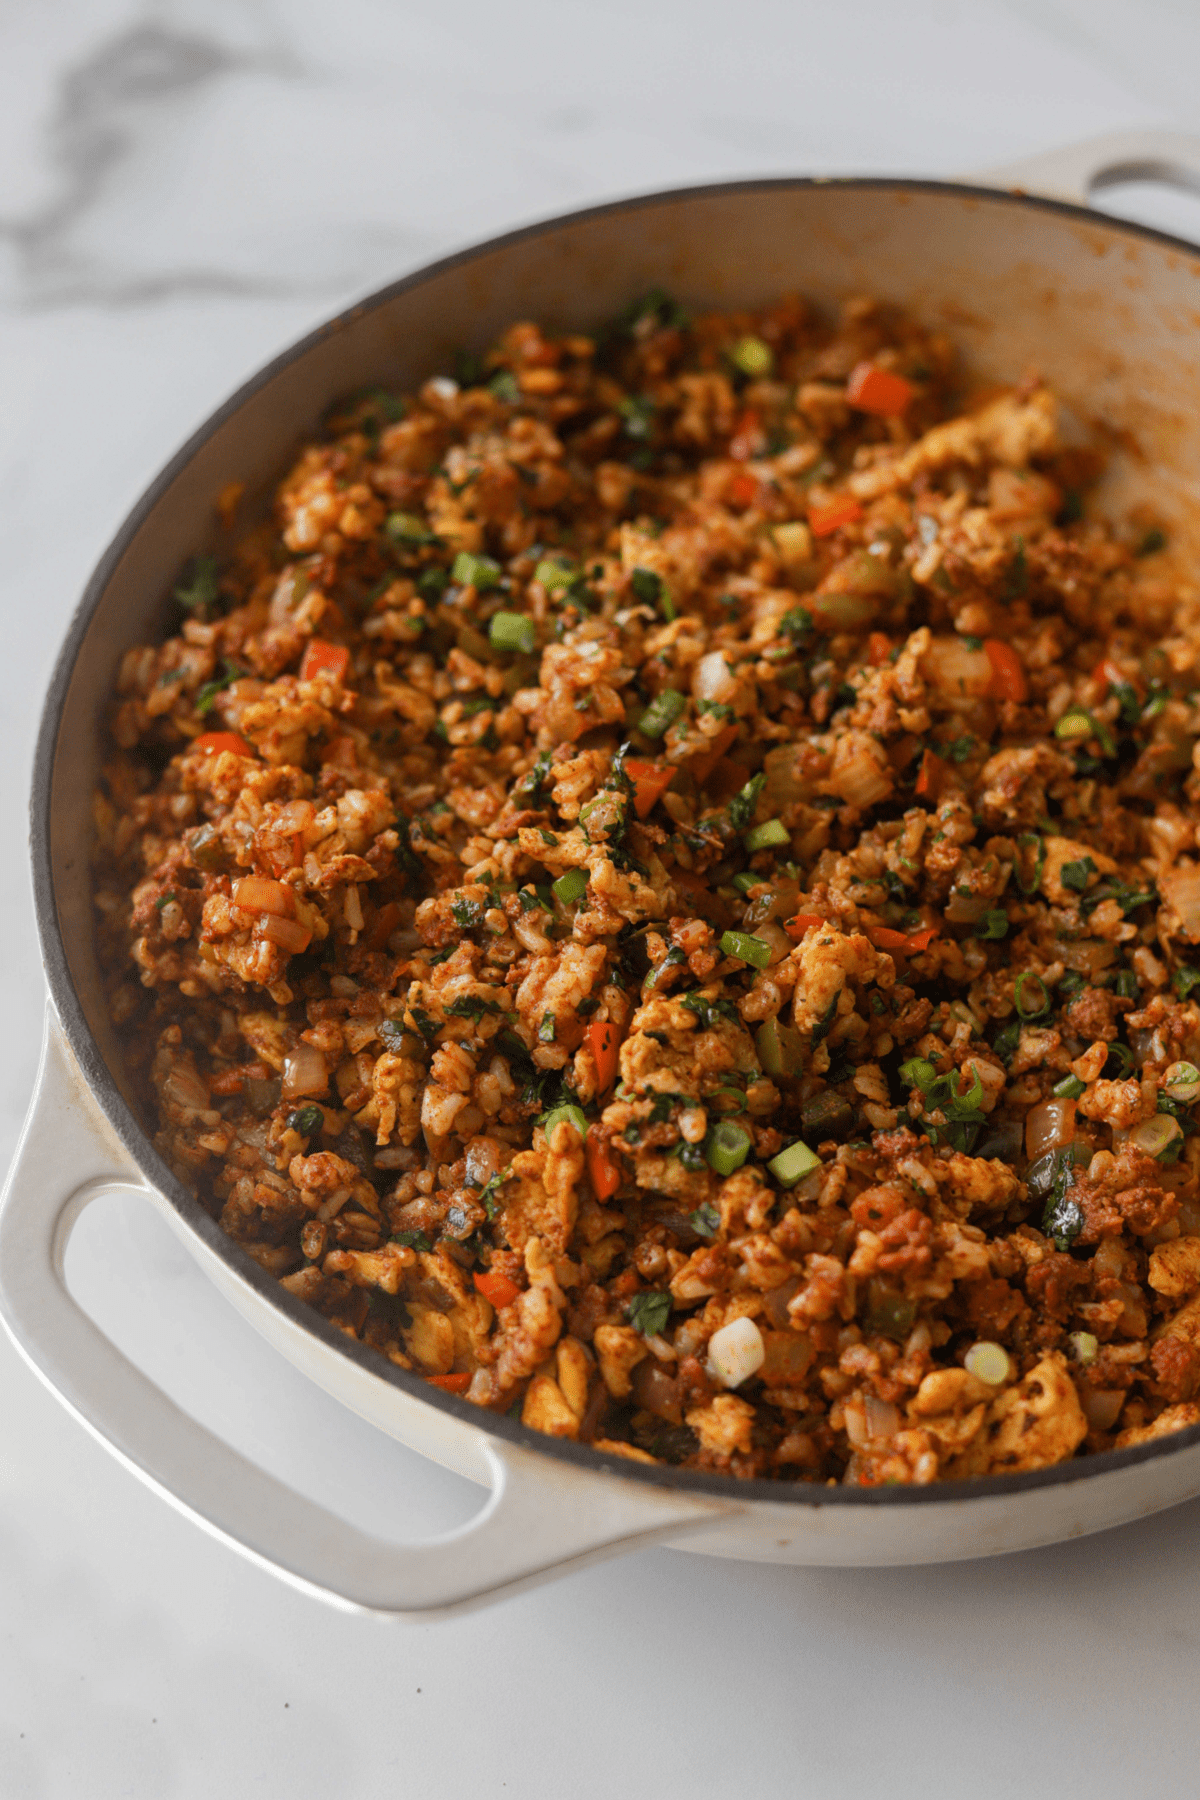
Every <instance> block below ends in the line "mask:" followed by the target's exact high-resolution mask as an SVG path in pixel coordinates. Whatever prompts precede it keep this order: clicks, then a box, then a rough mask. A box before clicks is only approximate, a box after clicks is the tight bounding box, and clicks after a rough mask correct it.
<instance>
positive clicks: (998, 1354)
mask: <svg viewBox="0 0 1200 1800" xmlns="http://www.w3.org/2000/svg"><path fill="white" fill-rule="evenodd" d="M963 1363H964V1366H965V1367H966V1370H967V1373H968V1374H970V1375H974V1376H975V1378H976V1380H978V1381H986V1382H987V1384H988V1386H989V1387H1003V1386H1004V1384H1005V1382H1006V1381H1011V1380H1012V1378H1013V1365H1012V1358H1011V1357H1010V1356H1009V1354H1008V1351H1007V1350H1006V1349H1005V1348H1004V1346H1003V1344H992V1343H987V1342H984V1343H979V1344H972V1345H971V1348H970V1349H969V1350H968V1351H967V1354H966V1356H965V1357H964V1358H963Z"/></svg>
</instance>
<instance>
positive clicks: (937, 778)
mask: <svg viewBox="0 0 1200 1800" xmlns="http://www.w3.org/2000/svg"><path fill="white" fill-rule="evenodd" d="M945 779H946V765H945V763H944V762H943V761H942V759H941V757H940V756H935V755H934V753H933V751H932V750H927V751H926V752H925V754H924V756H923V757H922V758H921V768H920V771H919V773H918V775H917V785H916V788H915V790H914V791H915V792H916V793H917V794H919V795H920V797H921V798H922V799H923V800H940V799H941V797H942V786H943V783H944V782H945Z"/></svg>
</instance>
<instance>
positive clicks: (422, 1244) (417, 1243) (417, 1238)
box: [388, 1231, 433, 1255]
mask: <svg viewBox="0 0 1200 1800" xmlns="http://www.w3.org/2000/svg"><path fill="white" fill-rule="evenodd" d="M388 1243H389V1244H406V1245H407V1246H408V1248H409V1249H410V1250H423V1251H425V1253H426V1254H427V1255H428V1253H429V1251H431V1250H432V1249H433V1245H432V1244H431V1243H430V1241H429V1239H428V1238H427V1237H426V1236H425V1233H424V1232H423V1231H394V1232H393V1233H392V1235H391V1237H390V1238H389V1239H388Z"/></svg>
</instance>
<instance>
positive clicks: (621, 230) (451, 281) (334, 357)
mask: <svg viewBox="0 0 1200 1800" xmlns="http://www.w3.org/2000/svg"><path fill="white" fill-rule="evenodd" d="M655 286H658V287H663V288H666V289H667V290H668V291H669V292H671V293H672V294H673V295H674V296H675V297H676V298H678V299H679V300H680V301H681V302H682V303H684V304H685V305H687V306H689V307H694V308H704V307H710V306H711V307H719V308H725V309H728V308H735V307H738V306H742V305H754V304H757V303H759V302H765V301H768V300H770V299H772V298H774V297H777V296H778V295H779V294H780V293H783V292H787V291H798V292H800V293H803V294H805V295H807V296H809V297H810V298H811V299H812V300H814V301H816V302H817V303H818V304H820V305H822V306H826V307H835V306H836V305H837V304H838V303H839V302H840V301H842V300H844V299H845V298H846V297H847V296H850V295H854V294H870V295H873V296H874V297H876V298H879V299H884V300H889V301H895V302H898V303H900V304H902V305H903V306H905V307H907V308H908V309H910V310H911V311H912V312H914V313H915V314H917V315H918V316H919V317H920V318H921V319H922V320H924V321H926V322H928V323H935V324H942V325H944V327H945V329H946V330H947V332H949V333H950V334H951V335H952V337H953V338H954V340H955V342H956V344H957V345H958V347H959V349H960V351H961V353H962V354H963V356H964V358H965V359H966V361H967V363H968V365H969V368H970V370H971V373H972V374H974V375H975V376H976V377H978V378H979V379H980V380H981V381H983V382H993V381H994V382H1011V381H1013V380H1015V379H1019V378H1020V377H1021V376H1023V375H1024V374H1026V373H1027V372H1028V371H1029V370H1031V369H1036V370H1038V371H1040V372H1041V373H1042V374H1043V375H1044V376H1045V377H1047V379H1049V380H1050V381H1051V383H1052V384H1053V385H1054V387H1055V388H1056V389H1057V391H1058V392H1059V394H1060V395H1061V396H1062V398H1063V400H1064V402H1065V403H1066V406H1067V408H1068V410H1069V413H1070V414H1071V415H1072V417H1073V420H1074V427H1075V429H1077V430H1079V431H1081V432H1095V431H1100V432H1101V433H1102V435H1103V436H1104V437H1105V438H1106V439H1107V440H1108V441H1109V442H1110V443H1111V444H1112V446H1113V451H1114V454H1113V458H1112V464H1111V473H1110V475H1109V477H1108V478H1107V482H1106V488H1107V494H1106V501H1107V504H1108V505H1109V506H1111V507H1112V508H1114V509H1117V510H1120V509H1123V508H1124V507H1126V506H1128V505H1129V504H1131V503H1132V502H1133V501H1134V500H1137V499H1150V500H1152V502H1153V504H1154V506H1155V508H1156V510H1157V511H1158V513H1159V514H1160V515H1161V516H1163V517H1164V518H1165V519H1166V520H1167V521H1169V522H1170V523H1171V525H1172V527H1173V530H1174V533H1175V535H1176V537H1177V539H1178V541H1179V542H1180V544H1181V545H1191V544H1194V543H1195V542H1196V540H1197V537H1198V536H1200V533H1198V532H1197V527H1196V520H1197V518H1198V517H1200V510H1198V509H1197V506H1196V504H1195V503H1196V500H1197V497H1198V495H1200V366H1198V364H1197V359H1196V357H1195V355H1194V343H1195V332H1196V326H1197V322H1198V320H1200V253H1197V252H1195V251H1192V250H1190V249H1188V248H1187V247H1186V246H1183V245H1180V244H1177V243H1175V242H1173V241H1172V240H1168V239H1165V238H1161V237H1157V236H1156V235H1154V234H1152V233H1148V232H1143V231H1141V230H1139V229H1138V228H1136V227H1133V226H1127V225H1123V224H1121V223H1120V222H1117V221H1112V220H1107V219H1099V218H1095V217H1090V216H1088V215H1087V214H1084V213H1081V212H1079V211H1078V210H1075V209H1072V208H1068V207H1060V206H1055V205H1051V204H1048V203H1043V202H1034V201H1028V200H1018V199H1014V198H1011V197H1009V196H1005V195H998V194H997V195H992V194H988V193H985V192H977V191H971V190H966V189H956V188H951V187H938V186H935V185H920V184H913V183H897V182H846V183H819V182H818V183H810V182H774V183H771V182H768V183H748V184H738V185H734V186H728V187H722V188H717V189H708V190H701V191H696V192H692V193H684V194H677V195H668V196H666V197H661V198H658V199H651V200H645V201H637V202H630V203H627V204H624V205H618V206H613V207H608V208H603V209H600V210H598V211H595V212H591V213H587V214H583V215H580V216H578V217H575V218H573V219H569V220H567V221H565V222H563V223H560V224H553V225H549V226H544V227H536V228H533V229H531V230H529V231H526V232H522V233H518V234H516V235H515V236H512V237H509V238H506V239H503V240H500V241H499V242H497V243H495V244H492V245H490V246H485V247H484V248H482V249H480V250H477V251H472V252H468V253H466V254H464V255H462V256H460V257H456V258H452V259H450V260H448V261H446V262H444V263H441V264H438V265H436V266H435V267H434V268H433V269H432V270H430V271H428V272H426V273H423V274H420V275H417V276H414V277H411V278H409V279H408V280H406V281H403V282H400V283H398V284H397V285H396V286H394V287H392V288H390V289H387V290H385V291H384V293H383V294H381V295H380V296H378V297H376V298H375V299H373V300H369V301H366V302H363V303H362V304H361V305H360V306H358V307H356V308H354V309H352V310H351V311H350V312H349V313H347V314H345V315H344V316H343V317H342V318H340V319H338V320H336V321H335V322H334V323H332V324H331V325H329V326H327V327H325V328H323V329H322V330H321V331H319V332H318V333H316V334H315V335H314V336H313V337H312V338H311V339H309V340H307V341H306V342H305V343H304V344H302V345H301V346H300V347H299V348H298V349H297V350H295V351H293V352H289V353H288V354H286V355H285V356H283V357H281V358H280V359H279V360H278V361H277V362H276V363H274V364H272V365H271V366H270V367H269V368H268V369H267V370H266V371H265V372H264V374H263V375H262V376H260V377H259V378H257V379H256V380H255V381H254V382H252V383H250V384H249V386H248V387H247V388H245V389H243V390H242V391H241V392H240V393H239V394H237V395H235V396H234V397H233V399H232V400H230V401H229V402H228V403H227V404H226V405H225V406H224V407H223V408H222V409H221V410H220V411H219V412H218V413H217V414H215V415H214V417H213V419H212V420H210V421H209V422H208V424H207V425H205V426H204V427H202V429H201V430H200V431H199V432H198V433H197V435H196V436H195V437H194V438H193V439H192V440H191V442H190V443H189V444H187V445H185V447H184V449H183V450H182V451H181V452H180V453H179V455H178V456H177V457H176V458H175V459H174V460H173V462H172V463H171V464H170V465H169V466H168V468H167V469H166V470H165V471H164V473H163V475H162V476H161V477H160V478H159V480H158V481H157V482H156V483H155V484H154V486H153V487H152V488H151V489H150V490H149V492H148V493H147V495H146V496H145V497H144V498H143V500H142V501H141V502H140V503H139V505H138V507H137V508H136V509H135V511H134V513H133V514H132V515H131V517H130V519H129V520H128V521H127V522H126V524H125V526H124V527H123V528H122V530H121V532H120V533H119V534H118V537H117V539H116V540H115V542H114V543H113V545H112V546H111V548H110V550H109V551H108V553H107V554H106V556H105V558H104V560H103V562H102V563H101V565H100V567H99V569H98V570H97V573H96V575H95V576H94V578H93V580H92V582H91V583H90V585H89V588H88V590H87V592H86V594H85V596H84V599H83V602H82V605H81V607H80V611H79V613H78V615H77V617H76V620H75V623H74V625H73V628H72V632H71V634H70V636H69V638H68V641H67V644H66V646H65V648H64V651H63V656H62V659H61V661H60V664H59V668H58V671H57V673H56V677H55V683H54V687H53V689H52V692H51V695H50V700H49V703H48V708H47V713H46V718H45V722H44V726H43V734H42V740H41V744H40V747H39V763H38V776H37V785H36V787H35V796H34V856H35V880H36V884H37V890H38V899H39V911H40V914H41V926H42V933H43V945H44V948H45V951H46V959H47V967H48V972H49V975H50V980H51V984H52V988H53V990H54V993H55V998H56V1000H57V1001H58V1003H59V1007H60V1011H61V1012H62V1014H63V1016H64V1021H65V1023H66V1024H67V1028H68V1031H69V1032H70V1033H71V1036H72V1041H73V1043H74V1047H75V1050H76V1053H77V1054H78V1055H79V1056H80V1059H81V1061H82V1062H83V1065H84V1067H85V1069H94V1068H95V1067H96V1066H97V1061H96V1054H95V1050H94V1048H93V1045H92V1044H91V1043H88V1042H87V1029H88V1028H89V1027H90V1031H91V1033H92V1035H93V1038H94V1040H95V1044H96V1045H98V1047H99V1051H100V1054H101V1056H102V1057H103V1059H104V1061H105V1062H106V1063H107V1064H108V1065H109V1068H110V1069H111V1072H112V1074H113V1075H114V1076H115V1077H116V1079H117V1082H118V1084H120V1082H121V1072H120V1059H119V1057H118V1055H117V1053H116V1046H115V1042H114V1039H113V1034H112V1031H111V1028H110V1026H109V1023H108V1019H107V1015H106V1012H105V1008H104V1004H103V995H102V987H101V982H100V978H99V970H98V967H97V964H96V958H95V952H94V947H93V936H92V925H91V901H90V892H89V869H88V845H89V841H90V832H91V827H90V800H91V793H92V789H93V787H94V785H95V776H96V770H97V766H98V763H99V760H100V758H101V755H102V725H101V721H102V719H103V715H104V710H105V705H106V700H107V695H108V693H109V691H110V689H111V685H112V682H113V678H114V675H115V672H116V669H117V666H118V663H119V660H120V658H121V655H122V653H123V652H124V651H125V650H126V649H127V648H128V647H129V646H130V645H131V644H134V643H137V642H140V641H145V640H146V639H148V638H152V637H153V636H154V635H155V634H156V633H158V632H159V631H160V630H161V629H162V626H163V623H164V620H165V611H164V609H165V597H166V595H167V594H168V592H169V590H170V588H171V586H172V584H173V583H174V581H175V579H176V578H177V575H178V572H179V569H180V566H181V565H182V564H183V563H184V562H185V561H186V559H187V558H188V557H189V556H192V555H194V554H196V553H197V552H203V551H210V550H218V551H219V549H220V547H221V546H220V542H219V536H218V530H217V525H216V518H215V513H214V506H213V503H214V499H215V496H216V495H217V494H218V492H219V491H220V489H221V488H222V487H223V486H224V485H225V484H226V483H227V482H230V481H240V482H243V483H245V484H246V488H247V506H246V509H245V510H246V511H248V510H250V509H251V508H252V507H253V505H254V503H255V500H256V498H257V500H258V501H259V503H260V504H262V503H264V502H265V499H266V496H267V495H268V494H269V492H270V490H271V488H272V486H273V484H274V482H275V480H276V479H277V477H278V475H279V473H280V471H281V467H282V465H283V464H284V463H285V461H286V459H287V456H288V454H289V452H290V450H291V449H292V448H293V446H294V445H295V443H296V442H297V440H298V439H300V438H301V437H302V436H304V435H306V434H308V433H310V432H311V431H312V430H313V428H314V427H315V426H316V425H317V423H318V421H319V419H320V416H321V414H322V412H323V411H324V409H325V408H326V407H327V406H328V404H329V403H330V402H331V401H332V400H333V399H335V398H336V397H338V396H340V395H343V394H345V393H347V392H349V391H352V390H354V389H355V388H359V387H363V386H367V385H384V386H387V387H389V388H391V387H396V388H401V389H403V388H405V387H411V386H413V385H416V384H418V383H419V382H420V381H421V380H422V379H424V378H425V377H426V376H428V375H430V374H432V373H438V372H444V371H445V370H447V369H449V368H451V367H452V366H453V361H452V359H453V353H454V352H455V351H456V350H457V349H461V348H466V349H471V350H479V349H483V348H485V347H486V346H487V344H488V343H489V342H490V341H491V340H492V339H493V338H494V337H495V335H496V334H497V333H498V331H499V330H500V329H501V328H502V327H503V326H504V325H506V324H508V323H509V322H511V321H512V320H514V319H519V318H537V319H539V320H541V321H542V322H544V323H547V324H549V325H550V326H551V327H563V328H568V327H569V328H573V329H587V328H589V327H591V326H593V325H595V324H596V323H598V322H599V321H601V320H603V319H604V318H606V317H608V316H611V315H612V314H613V313H615V312H617V311H619V310H620V309H621V308H622V307H623V306H624V305H625V304H626V303H627V302H628V301H629V300H630V299H631V298H633V297H635V296H636V295H638V294H639V293H642V292H644V291H645V290H646V289H648V288H650V287H655ZM59 930H61V940H62V953H65V958H64V955H63V954H62V953H60V950H59V945H58V943H57V942H56V939H57V937H58V932H59ZM76 998H77V999H78V1002H79V1005H80V1007H81V1015H80V1013H78V1012H77V1011H76V1006H75V1000H76ZM85 1021H86V1023H85ZM101 1098H102V1099H103V1098H104V1096H103V1095H102V1096H101ZM114 1123H116V1124H118V1128H119V1129H121V1130H122V1135H124V1136H126V1139H127V1141H129V1133H128V1124H129V1121H128V1120H118V1119H115V1118H114Z"/></svg>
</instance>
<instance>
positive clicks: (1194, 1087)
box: [1162, 1062, 1200, 1106]
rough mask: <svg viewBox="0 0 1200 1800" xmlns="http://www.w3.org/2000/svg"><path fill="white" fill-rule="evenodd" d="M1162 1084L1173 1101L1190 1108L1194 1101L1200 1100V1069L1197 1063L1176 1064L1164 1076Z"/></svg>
mask: <svg viewBox="0 0 1200 1800" xmlns="http://www.w3.org/2000/svg"><path fill="white" fill-rule="evenodd" d="M1162 1084H1163V1086H1164V1087H1165V1088H1166V1090H1167V1092H1168V1093H1169V1094H1170V1096H1171V1098H1172V1100H1178V1101H1179V1102H1180V1103H1181V1104H1182V1105H1183V1106H1190V1105H1191V1104H1192V1101H1193V1100H1195V1099H1197V1098H1200V1069H1198V1068H1197V1067H1196V1065H1195V1063H1190V1062H1174V1063H1172V1064H1171V1066H1170V1068H1169V1069H1168V1070H1167V1071H1166V1073H1165V1075H1164V1076H1163V1078H1162Z"/></svg>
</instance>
